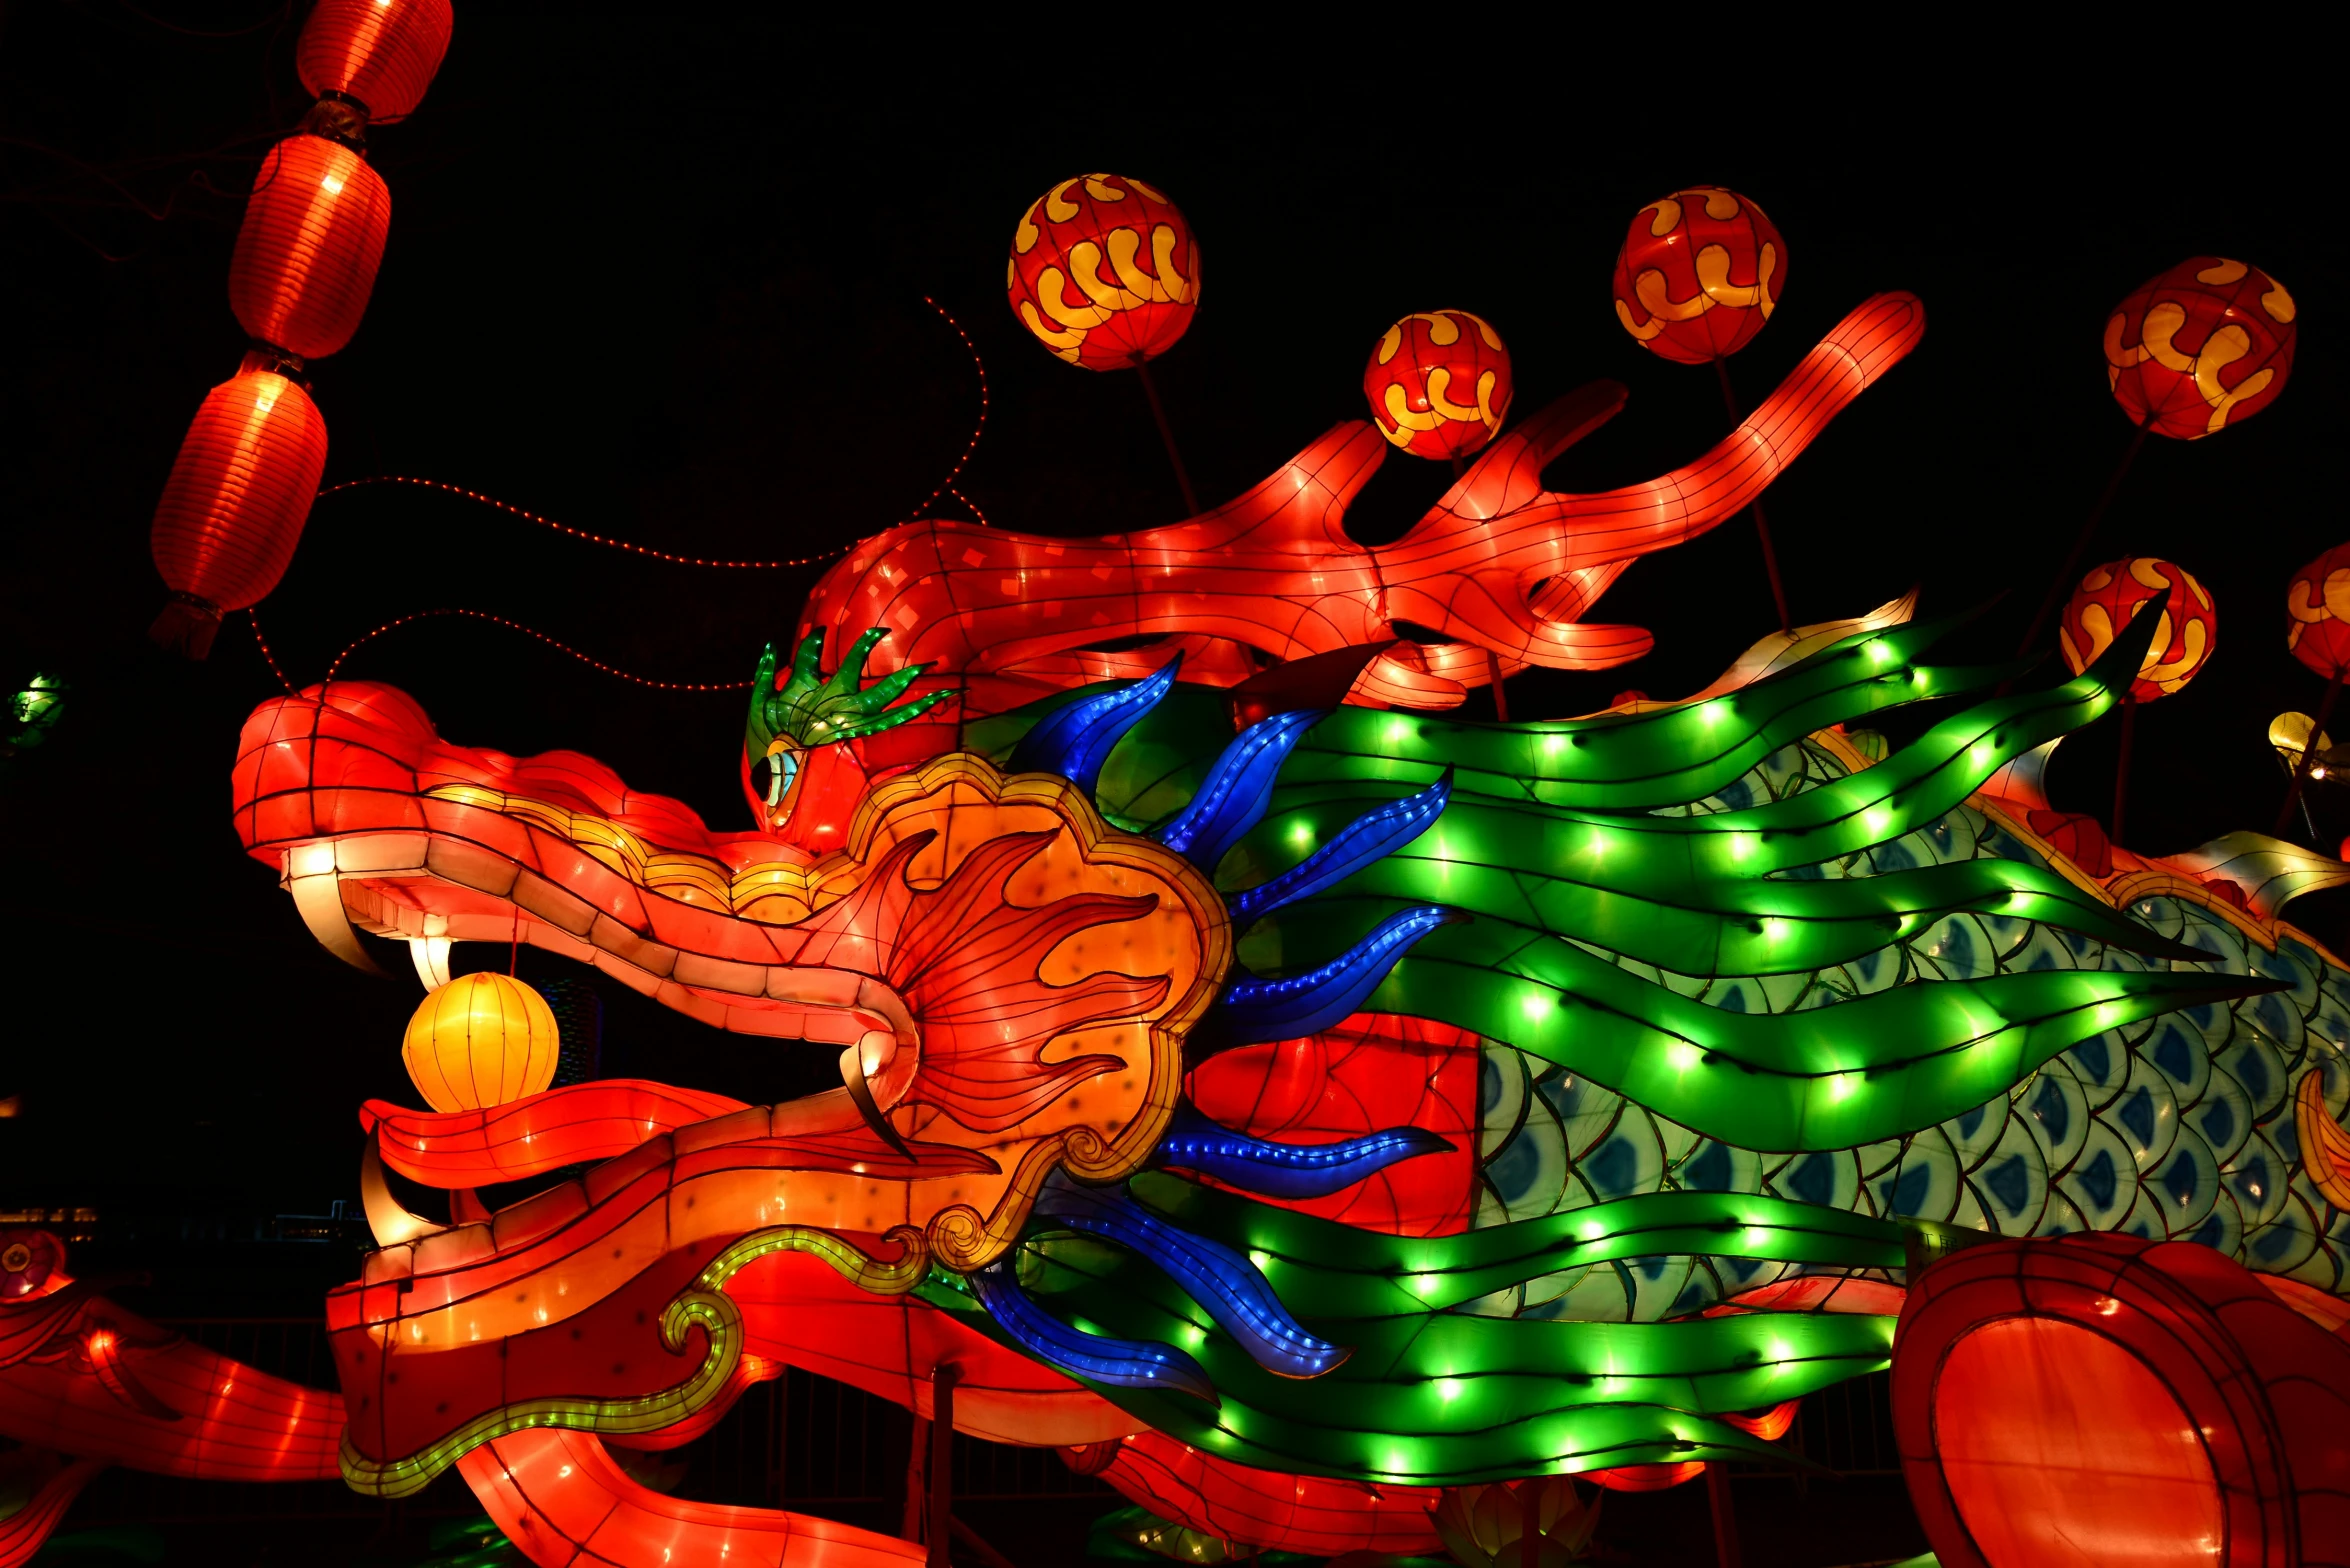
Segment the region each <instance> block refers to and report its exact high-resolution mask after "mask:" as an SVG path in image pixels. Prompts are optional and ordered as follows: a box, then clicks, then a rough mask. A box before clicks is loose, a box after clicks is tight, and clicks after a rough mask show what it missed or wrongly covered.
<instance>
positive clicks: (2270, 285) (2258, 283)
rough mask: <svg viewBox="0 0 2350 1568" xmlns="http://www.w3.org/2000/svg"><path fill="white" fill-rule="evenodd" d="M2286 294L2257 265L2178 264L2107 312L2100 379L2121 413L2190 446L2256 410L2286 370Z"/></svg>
mask: <svg viewBox="0 0 2350 1568" xmlns="http://www.w3.org/2000/svg"><path fill="white" fill-rule="evenodd" d="M2295 314H2296V311H2295V309H2294V305H2293V296H2292V295H2291V294H2289V293H2287V292H2286V291H2285V286H2284V285H2283V284H2282V283H2279V282H2278V281H2277V280H2276V279H2274V278H2272V277H2270V276H2269V275H2268V274H2267V273H2265V272H2263V271H2261V270H2260V269H2259V268H2258V267H2248V266H2246V265H2245V264H2244V263H2242V262H2240V261H2229V260H2227V259H2226V258H2225V257H2221V256H2195V257H2191V258H2189V259H2188V260H2186V261H2182V262H2180V263H2179V264H2178V265H2177V266H2175V267H2173V268H2171V269H2170V270H2169V271H2168V272H2165V273H2162V274H2160V275H2159V276H2157V277H2156V278H2154V279H2153V280H2152V281H2151V282H2149V283H2147V284H2145V285H2144V286H2143V287H2141V288H2139V289H2138V290H2137V291H2136V292H2135V293H2133V294H2131V295H2130V296H2129V298H2127V299H2125V300H2123V301H2122V302H2121V303H2120V304H2119V305H2117V306H2115V307H2114V311H2113V315H2112V316H2111V317H2109V318H2108V319H2107V321H2106V323H2105V379H2106V382H2107V384H2108V385H2110V386H2111V387H2112V388H2113V396H2114V401H2115V402H2117V403H2119V404H2121V406H2122V412H2123V413H2125V414H2128V415H2129V416H2130V418H2131V419H2132V420H2133V421H2135V422H2136V423H2138V424H2141V425H2143V426H2145V427H2146V428H2147V429H2149V430H2151V431H2153V432H2154V433H2155V434H2156V435H2164V436H2169V437H2170V438H2171V439H2172V440H2174V441H2193V440H2196V439H2198V438H2200V437H2203V436H2207V435H2211V434H2213V433H2214V432H2216V431H2219V430H2222V429H2225V428H2226V427H2227V426H2228V425H2229V424H2231V423H2235V422H2239V421H2241V420H2243V419H2244V418H2245V417H2246V416H2248V415H2251V414H2256V413H2258V412H2259V411H2260V410H2261V409H2263V408H2266V407H2267V406H2268V405H2269V404H2270V403H2272V402H2274V401H2275V400H2276V396H2277V394H2278V393H2280V392H2282V391H2284V390H2285V378H2286V377H2287V376H2289V375H2291V374H2292V371H2293V335H2294V316H2295Z"/></svg>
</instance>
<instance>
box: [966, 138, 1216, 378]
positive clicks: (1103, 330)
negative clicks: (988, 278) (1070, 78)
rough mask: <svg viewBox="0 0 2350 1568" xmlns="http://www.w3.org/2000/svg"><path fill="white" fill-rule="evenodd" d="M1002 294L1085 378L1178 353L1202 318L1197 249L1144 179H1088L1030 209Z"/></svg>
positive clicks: (1061, 187) (1059, 188)
mask: <svg viewBox="0 0 2350 1568" xmlns="http://www.w3.org/2000/svg"><path fill="white" fill-rule="evenodd" d="M1004 288H1005V291H1006V292H1007V293H1008V294H1009V295H1010V296H1011V301H1012V309H1013V311H1014V312H1015V313H1016V314H1017V315H1018V316H1019V317H1020V320H1021V323H1022V324H1023V325H1024V326H1026V327H1027V328H1028V330H1029V331H1031V332H1033V333H1035V334H1036V338H1037V341H1038V342H1040V343H1042V344H1044V346H1045V347H1046V348H1049V349H1051V350H1052V351H1053V352H1054V353H1055V354H1057V355H1059V356H1060V357H1061V358H1063V359H1065V360H1067V361H1068V362H1069V363H1070V364H1072V365H1082V366H1084V367H1085V368H1086V369H1087V370H1124V369H1127V368H1129V367H1132V366H1135V365H1139V364H1141V363H1142V362H1143V361H1145V360H1149V359H1156V358H1158V356H1160V355H1161V354H1164V353H1165V352H1167V350H1169V349H1171V348H1173V347H1174V346H1175V341H1176V339H1178V338H1180V337H1182V336H1183V334H1184V333H1185V332H1186V331H1187V330H1189V328H1190V326H1191V318H1192V315H1193V314H1194V312H1196V311H1197V310H1198V309H1199V242H1198V241H1197V240H1195V239H1193V238H1192V235H1191V225H1190V224H1188V223H1186V222H1184V221H1183V214H1182V213H1180V212H1178V211H1176V210H1175V204H1174V203H1173V202H1171V201H1169V200H1168V199H1167V198H1166V197H1165V196H1163V195H1161V194H1160V193H1159V192H1157V191H1155V190H1153V189H1152V188H1151V187H1149V186H1148V185H1145V184H1143V183H1142V182H1141V181H1140V180H1136V179H1128V178H1126V177H1124V176H1121V175H1116V174H1087V175H1081V176H1079V177H1078V178H1076V179H1073V180H1063V181H1062V182H1061V183H1060V184H1058V185H1056V186H1054V187H1053V188H1052V189H1051V190H1049V191H1047V192H1045V193H1044V194H1043V195H1042V196H1039V197H1038V198H1037V199H1036V200H1035V201H1034V202H1031V203H1030V204H1029V207H1028V211H1027V212H1026V213H1025V214H1024V215H1022V217H1021V219H1020V226H1019V228H1018V229H1016V230H1015V231H1014V232H1013V235H1012V259H1011V261H1010V263H1009V264H1008V265H1007V266H1006V267H1005V269H1004Z"/></svg>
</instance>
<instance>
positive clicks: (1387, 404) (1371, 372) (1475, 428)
mask: <svg viewBox="0 0 2350 1568" xmlns="http://www.w3.org/2000/svg"><path fill="white" fill-rule="evenodd" d="M1516 390H1517V389H1516V387H1515V385H1514V384H1513V383H1512V381H1511V378H1510V351H1509V350H1508V349H1507V348H1505V347H1503V346H1502V341H1501V334H1500V333H1498V332H1496V331H1494V330H1493V328H1492V327H1491V326H1490V325H1489V324H1488V323H1487V322H1486V320H1485V318H1483V317H1482V316H1473V315H1471V314H1469V312H1467V311H1465V310H1437V311H1421V312H1417V313H1415V314H1412V315H1409V316H1406V317H1404V318H1403V320H1401V321H1399V322H1397V323H1396V324H1395V325H1394V326H1392V327H1389V328H1388V329H1387V332H1386V334H1385V335H1384V336H1382V337H1381V338H1380V339H1379V342H1378V344H1377V346H1376V347H1374V348H1373V349H1372V350H1371V362H1370V363H1369V364H1367V365H1365V366H1364V367H1363V396H1364V397H1365V398H1367V399H1369V400H1370V404H1371V417H1372V419H1374V420H1375V421H1377V423H1378V425H1379V433H1380V434H1381V435H1383V436H1385V437H1386V438H1387V439H1388V440H1390V441H1392V442H1394V443H1395V444H1396V445H1397V446H1400V447H1402V448H1403V449H1404V450H1405V451H1407V452H1409V453H1411V454H1412V455H1413V456H1414V457H1433V458H1459V457H1466V456H1468V455H1469V454H1470V453H1471V452H1474V451H1476V450H1478V449H1479V448H1480V447H1482V446H1484V445H1485V443H1486V442H1488V441H1490V440H1492V439H1493V438H1494V436H1495V435H1497V434H1499V433H1500V430H1501V422H1502V419H1503V417H1504V416H1505V415H1507V414H1508V413H1509V410H1510V397H1511V394H1512V393H1514V392H1515V391H1516Z"/></svg>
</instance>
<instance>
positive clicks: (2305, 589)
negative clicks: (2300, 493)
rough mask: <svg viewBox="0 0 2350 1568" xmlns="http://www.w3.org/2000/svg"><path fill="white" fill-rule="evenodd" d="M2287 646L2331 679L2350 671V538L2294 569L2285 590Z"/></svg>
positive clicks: (2304, 661)
mask: <svg viewBox="0 0 2350 1568" xmlns="http://www.w3.org/2000/svg"><path fill="white" fill-rule="evenodd" d="M2285 611H2286V614H2287V616H2288V617H2289V619H2288V620H2287V621H2286V623H2285V646H2286V647H2288V648H2290V649H2292V650H2293V657H2294V658H2296V659H2299V660H2300V661H2301V662H2302V663H2303V664H2306V665H2308V666H2309V667H2310V668H2311V669H2313V670H2315V671H2316V672H2317V673H2318V674H2320V675H2323V676H2325V677H2326V678H2328V679H2329V680H2331V679H2334V678H2337V677H2339V676H2341V675H2342V674H2343V673H2344V672H2345V671H2350V544H2338V545H2335V546H2334V547H2333V548H2332V549H2331V550H2328V551H2327V552H2326V553H2325V554H2323V555H2321V556H2319V557H2318V558H2317V559H2316V560H2314V561H2312V562H2310V563H2309V564H2308V565H2307V566H2304V567H2303V568H2301V570H2299V571H2297V572H2295V573H2294V574H2293V582H2292V586H2291V587H2289V588H2287V589H2286V590H2285Z"/></svg>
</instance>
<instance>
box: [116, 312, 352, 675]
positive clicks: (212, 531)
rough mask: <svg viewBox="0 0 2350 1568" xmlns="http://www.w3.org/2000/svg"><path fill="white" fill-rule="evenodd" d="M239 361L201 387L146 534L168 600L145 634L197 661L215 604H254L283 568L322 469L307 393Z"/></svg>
mask: <svg viewBox="0 0 2350 1568" xmlns="http://www.w3.org/2000/svg"><path fill="white" fill-rule="evenodd" d="M247 364H248V367H249V368H247V369H245V370H242V371H240V372H238V373H237V374H236V375H235V376H232V377H230V378H229V379H228V380H226V381H224V382H222V383H221V384H220V385H219V386H216V387H214V388H213V389H212V390H211V392H209V393H208V394H206V396H205V398H204V406H203V407H201V408H199V409H197V410H196V418H195V422H194V423H193V424H191V425H189V426H188V434H187V439H185V440H184V441H182V442H181V443H180V453H179V458H178V460H177V461H175V462H174V463H173V464H172V465H171V478H170V479H169V480H168V481H166V483H165V484H164V486H163V499H162V500H161V501H160V502H158V503H157V504H156V507H155V528H154V532H153V534H152V536H151V540H150V542H151V544H152V547H153V549H154V552H155V565H156V567H157V568H158V569H159V570H161V572H162V573H163V580H164V581H165V582H166V583H168V584H170V585H171V589H172V602H171V603H170V604H167V605H165V606H164V608H163V614H162V615H160V616H158V617H157V618H156V621H155V625H154V627H153V628H152V629H151V630H150V632H149V635H150V636H152V637H153V638H154V639H155V640H156V641H157V642H160V643H162V644H164V645H165V646H167V647H171V648H175V649H177V650H179V651H181V652H184V653H187V654H188V655H190V656H191V657H193V658H198V659H201V658H203V657H204V655H205V654H207V653H208V652H210V651H211V648H212V634H213V632H214V631H215V630H217V629H218V627H219V625H220V617H221V614H222V612H224V611H227V610H241V609H243V608H245V607H246V606H247V605H250V604H257V603H259V602H260V601H261V600H262V599H263V598H264V597H265V596H267V594H268V593H269V591H270V590H271V589H272V588H275V587H276V586H277V580H278V579H279V578H280V577H282V576H284V575H285V570H286V563H287V562H288V561H290V560H292V559H293V556H294V545H295V543H296V542H297V541H299V540H300V539H301V537H302V523H303V521H304V519H306V518H307V517H308V516H309V515H310V502H311V498H312V497H314V496H315V495H317V493H318V476H319V473H320V471H321V470H323V469H324V468H325V467H326V421H325V420H323V419H320V418H319V417H318V409H317V407H316V405H314V404H313V403H312V402H311V401H310V396H309V394H308V393H306V392H304V391H303V390H302V386H301V384H300V383H299V382H296V381H292V380H289V379H287V378H286V377H285V376H282V375H280V374H278V373H277V372H275V371H272V370H264V369H258V368H250V367H251V366H252V359H251V358H248V361H247Z"/></svg>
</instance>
